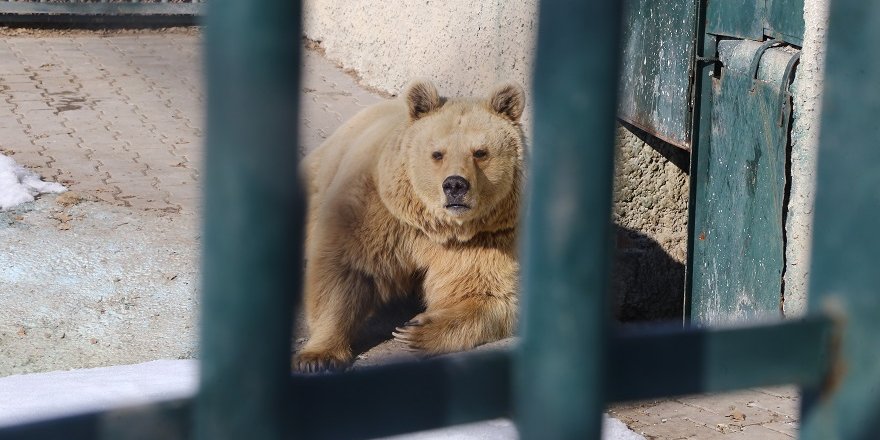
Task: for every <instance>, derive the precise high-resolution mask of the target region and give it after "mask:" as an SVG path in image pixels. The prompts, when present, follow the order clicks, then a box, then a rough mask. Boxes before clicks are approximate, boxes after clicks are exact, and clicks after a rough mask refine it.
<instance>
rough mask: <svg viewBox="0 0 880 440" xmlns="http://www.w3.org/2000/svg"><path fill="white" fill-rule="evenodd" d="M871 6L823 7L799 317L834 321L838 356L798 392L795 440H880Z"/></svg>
mask: <svg viewBox="0 0 880 440" xmlns="http://www.w3.org/2000/svg"><path fill="white" fill-rule="evenodd" d="M878 41H880V7H878V3H877V2H866V1H863V0H836V1H833V2H831V10H830V23H829V26H828V55H827V58H826V73H825V89H824V90H825V92H824V97H823V106H822V130H821V134H820V137H819V157H818V171H817V175H816V208H815V210H814V211H813V212H815V221H814V229H813V231H814V232H813V254H812V263H811V274H810V296H809V311H810V312H811V313H817V312H820V311H822V310H823V309H825V308H827V307H830V308H831V310H833V311H836V313H837V314H839V315H840V317H841V318H842V320H841V322H840V323H839V324H840V325H841V327H842V328H841V332H840V334H839V335H838V336H839V338H840V339H839V341H837V343H836V344H835V345H834V348H835V349H836V350H837V351H838V353H837V355H838V357H837V358H836V359H833V360H832V365H831V372H830V374H829V376H828V378H827V381H826V384H825V386H824V387H822V388H820V389H813V390H806V392H805V396H804V407H803V415H802V417H801V436H802V438H805V439H809V440H834V439H876V438H878V436H880V339H878V336H880V270H878V263H877V261H878V258H877V257H878V252H880V234H878V230H877V228H878V226H880V221H878V218H880V145H878V142H880V141H878V140H880V124H877V118H878V115H880V87H878V84H880V56H878V52H877V42H878Z"/></svg>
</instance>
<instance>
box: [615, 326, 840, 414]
mask: <svg viewBox="0 0 880 440" xmlns="http://www.w3.org/2000/svg"><path fill="white" fill-rule="evenodd" d="M831 337H832V323H831V320H830V319H828V318H824V317H811V318H807V319H803V320H793V321H785V322H781V323H778V324H771V325H759V326H753V327H744V328H732V329H681V328H667V329H663V328H658V327H656V326H650V327H646V328H645V329H641V330H638V331H636V332H627V334H624V335H620V336H617V337H615V338H613V339H612V340H611V350H610V353H609V367H608V377H607V381H608V383H609V386H608V394H607V395H608V402H621V401H628V400H640V399H653V398H658V397H668V396H675V395H685V394H696V393H713V392H721V391H730V390H735V389H740V388H749V387H760V386H772V385H784V384H801V385H817V384H819V383H821V381H822V379H823V378H824V377H825V373H826V372H827V371H828V365H829V363H830V362H829V360H830V359H831V353H830V352H829V347H830V346H831V344H830V341H831Z"/></svg>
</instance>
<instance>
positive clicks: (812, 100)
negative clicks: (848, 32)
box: [783, 0, 828, 317]
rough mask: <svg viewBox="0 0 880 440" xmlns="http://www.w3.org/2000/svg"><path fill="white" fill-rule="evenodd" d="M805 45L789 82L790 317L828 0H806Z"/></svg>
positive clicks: (798, 288)
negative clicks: (790, 93) (790, 99)
mask: <svg viewBox="0 0 880 440" xmlns="http://www.w3.org/2000/svg"><path fill="white" fill-rule="evenodd" d="M804 23H805V30H804V46H803V49H802V50H801V59H800V63H799V65H798V67H797V71H796V72H795V79H794V83H793V84H792V86H791V90H792V93H793V95H794V99H793V101H794V107H793V108H794V115H793V125H792V129H791V182H790V185H791V189H790V193H789V204H788V212H787V215H786V224H785V234H786V247H785V261H786V267H785V291H784V292H783V298H784V303H783V311H784V313H785V315H786V316H787V317H795V316H800V315H802V314H803V313H804V311H805V310H806V305H807V288H808V285H807V282H808V277H809V274H810V243H811V241H812V240H811V239H812V229H813V196H814V194H815V189H816V182H815V179H814V174H815V170H816V149H817V147H818V142H819V116H820V110H821V107H822V85H823V78H824V76H825V41H826V36H827V33H828V32H827V31H828V0H805V1H804Z"/></svg>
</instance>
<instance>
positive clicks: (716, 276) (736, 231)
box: [690, 41, 796, 325]
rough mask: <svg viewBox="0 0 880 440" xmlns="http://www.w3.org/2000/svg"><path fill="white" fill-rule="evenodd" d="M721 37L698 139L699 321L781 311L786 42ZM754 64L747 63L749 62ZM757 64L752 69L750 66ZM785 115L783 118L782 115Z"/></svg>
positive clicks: (695, 306) (695, 301)
mask: <svg viewBox="0 0 880 440" xmlns="http://www.w3.org/2000/svg"><path fill="white" fill-rule="evenodd" d="M765 49H766V48H765V46H763V45H761V44H760V43H757V42H751V41H738V42H733V41H726V42H722V44H721V45H720V46H719V52H720V53H721V60H722V63H723V64H724V67H723V68H722V73H721V77H720V78H719V79H716V83H715V86H714V87H713V108H712V122H711V123H712V138H711V141H710V142H708V143H706V144H702V145H700V149H701V150H700V155H699V158H698V163H697V170H696V175H697V179H696V185H697V186H696V203H695V206H694V208H693V209H694V211H695V212H694V237H693V238H692V240H693V266H692V267H693V272H692V283H693V284H692V291H691V296H690V301H691V304H690V306H691V317H692V320H693V321H694V322H696V323H700V324H709V325H711V324H725V323H730V322H741V321H744V320H748V319H751V318H755V317H773V316H779V314H780V301H781V298H782V297H781V292H782V270H783V265H784V261H783V258H784V256H783V246H784V243H783V224H782V215H783V201H784V192H785V163H786V145H787V143H788V127H787V125H788V124H787V123H786V124H784V125H785V126H782V125H780V124H779V121H780V118H779V115H780V112H781V111H783V109H785V110H786V111H790V107H787V106H786V105H785V102H784V101H786V100H788V99H789V98H788V95H787V94H781V93H780V89H783V90H785V89H787V86H788V81H789V79H790V78H789V77H787V76H786V74H790V73H791V72H790V70H788V66H789V61H790V60H791V58H793V57H794V56H795V55H796V52H793V51H784V50H781V49H778V48H772V49H769V50H766V52H764V55H763V56H762V58H761V67H760V68H758V69H754V67H755V66H753V64H754V63H753V60H754V58H755V56H756V54H757V53H758V52H760V51H763V50H765ZM753 69H754V70H753ZM756 71H760V72H761V73H760V74H759V75H758V78H755V77H754V76H753V75H755V74H756V73H757V72H756ZM787 120H788V119H787V118H785V121H787Z"/></svg>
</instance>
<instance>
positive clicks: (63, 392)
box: [0, 360, 198, 426]
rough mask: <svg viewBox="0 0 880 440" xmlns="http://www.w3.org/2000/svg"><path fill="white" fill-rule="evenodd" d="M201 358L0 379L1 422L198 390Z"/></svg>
mask: <svg viewBox="0 0 880 440" xmlns="http://www.w3.org/2000/svg"><path fill="white" fill-rule="evenodd" d="M197 384H198V362H197V361H194V360H158V361H151V362H145V363H142V364H135V365H120V366H114V367H103V368H89V369H83V370H71V371H53V372H49V373H34V374H20V375H15V376H7V377H2V378H0V426H10V425H17V424H20V423H25V422H32V421H36V420H45V419H51V418H55V417H61V416H69V415H74V414H82V413H87V412H93V411H100V410H107V409H111V408H118V407H126V406H134V405H141V404H145V403H150V402H156V401H161V400H170V399H176V398H181V397H187V396H192V395H193V394H195V391H196V388H197Z"/></svg>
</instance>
